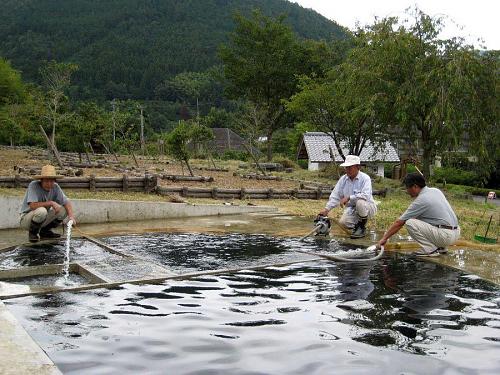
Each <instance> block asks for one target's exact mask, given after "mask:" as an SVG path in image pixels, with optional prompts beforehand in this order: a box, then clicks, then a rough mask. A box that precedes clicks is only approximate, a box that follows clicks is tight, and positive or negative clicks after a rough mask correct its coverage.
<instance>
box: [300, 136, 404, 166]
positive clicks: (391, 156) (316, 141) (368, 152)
mask: <svg viewBox="0 0 500 375" xmlns="http://www.w3.org/2000/svg"><path fill="white" fill-rule="evenodd" d="M340 144H341V147H342V152H343V153H344V155H347V154H348V153H349V151H348V148H347V145H346V143H345V142H341V143H340ZM330 150H333V154H334V158H335V162H338V163H342V162H343V161H344V159H342V157H341V156H340V154H339V153H338V151H337V148H336V147H335V143H334V142H333V139H332V137H331V136H330V135H329V134H327V133H323V132H306V133H304V135H303V138H302V142H301V145H300V149H299V154H298V157H299V159H309V161H311V162H313V163H318V162H331V161H332V159H331V152H330ZM359 157H360V159H361V162H362V163H373V162H378V161H381V162H394V163H397V162H399V156H398V153H397V151H396V149H395V148H394V147H393V146H392V144H391V143H390V142H386V143H385V145H384V146H382V147H378V148H375V147H374V146H373V145H372V144H371V143H370V142H369V141H368V142H366V145H365V147H363V150H362V151H361V154H360V155H359Z"/></svg>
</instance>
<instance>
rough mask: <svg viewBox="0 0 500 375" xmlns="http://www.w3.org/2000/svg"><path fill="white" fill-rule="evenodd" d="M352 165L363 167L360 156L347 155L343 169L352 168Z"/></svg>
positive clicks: (342, 165)
mask: <svg viewBox="0 0 500 375" xmlns="http://www.w3.org/2000/svg"><path fill="white" fill-rule="evenodd" d="M351 165H361V159H360V158H359V156H358V155H347V156H346V157H345V160H344V162H343V163H342V164H340V166H341V167H350V166H351Z"/></svg>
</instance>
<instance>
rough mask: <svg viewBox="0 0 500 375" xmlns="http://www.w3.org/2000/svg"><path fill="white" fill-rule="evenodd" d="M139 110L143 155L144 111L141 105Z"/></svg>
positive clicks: (142, 150)
mask: <svg viewBox="0 0 500 375" xmlns="http://www.w3.org/2000/svg"><path fill="white" fill-rule="evenodd" d="M139 108H140V110H141V152H142V155H144V109H143V108H142V105H141V106H139Z"/></svg>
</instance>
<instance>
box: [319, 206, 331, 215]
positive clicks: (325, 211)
mask: <svg viewBox="0 0 500 375" xmlns="http://www.w3.org/2000/svg"><path fill="white" fill-rule="evenodd" d="M328 212H330V210H329V209H328V208H323V209H322V210H321V211H320V212H319V213H318V215H319V216H328Z"/></svg>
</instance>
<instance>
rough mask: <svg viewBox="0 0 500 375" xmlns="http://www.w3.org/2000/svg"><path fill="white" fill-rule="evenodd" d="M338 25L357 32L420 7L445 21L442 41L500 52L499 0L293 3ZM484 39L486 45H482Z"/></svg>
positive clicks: (302, 0) (324, 0)
mask: <svg viewBox="0 0 500 375" xmlns="http://www.w3.org/2000/svg"><path fill="white" fill-rule="evenodd" d="M290 1H291V2H294V3H298V4H300V5H301V6H302V7H304V8H310V9H313V10H315V11H316V12H318V13H319V14H321V15H323V16H324V17H326V18H328V19H331V20H333V21H335V22H337V23H338V24H340V25H342V26H345V27H348V28H349V29H354V28H355V27H356V23H357V22H358V23H359V24H360V25H361V26H363V25H366V24H371V23H373V20H374V17H375V16H377V17H379V18H383V17H387V16H401V15H403V14H404V11H405V9H407V8H408V7H414V6H415V5H417V7H418V8H419V9H420V10H422V11H423V12H424V13H426V14H428V15H430V16H438V17H445V25H446V28H445V29H444V30H443V33H442V34H441V38H450V37H454V36H461V37H464V38H465V40H466V42H467V43H470V44H473V45H474V46H476V47H481V46H485V47H486V48H487V49H497V50H500V26H499V25H500V21H499V20H500V1H499V0H466V1H464V0H290ZM478 38H480V39H482V40H483V42H482V43H481V42H478V41H477V39H478Z"/></svg>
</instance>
